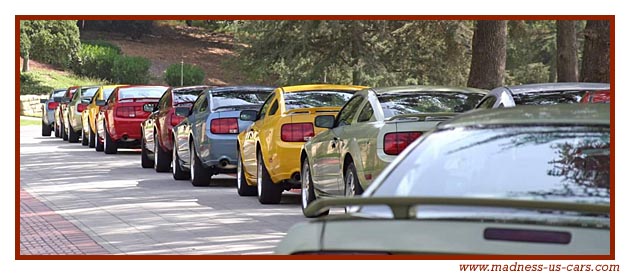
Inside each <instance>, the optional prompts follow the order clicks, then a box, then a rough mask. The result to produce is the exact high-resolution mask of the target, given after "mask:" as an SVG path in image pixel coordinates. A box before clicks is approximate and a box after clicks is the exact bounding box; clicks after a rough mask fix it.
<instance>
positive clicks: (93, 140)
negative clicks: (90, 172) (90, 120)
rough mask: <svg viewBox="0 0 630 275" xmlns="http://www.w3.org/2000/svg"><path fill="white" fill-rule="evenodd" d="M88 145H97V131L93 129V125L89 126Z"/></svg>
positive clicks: (91, 146)
mask: <svg viewBox="0 0 630 275" xmlns="http://www.w3.org/2000/svg"><path fill="white" fill-rule="evenodd" d="M88 132H89V133H88V135H89V136H88V147H89V148H94V147H95V146H96V133H94V131H92V127H90V126H88Z"/></svg>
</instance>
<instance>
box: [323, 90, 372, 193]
mask: <svg viewBox="0 0 630 275" xmlns="http://www.w3.org/2000/svg"><path fill="white" fill-rule="evenodd" d="M363 101H364V97H363V96H361V95H356V96H354V97H352V98H351V99H350V100H349V101H348V103H346V104H345V105H344V107H343V108H342V109H341V111H339V114H338V115H337V119H336V121H335V126H334V127H333V128H332V129H331V130H329V131H326V132H324V133H322V134H325V135H326V136H324V137H322V139H321V140H322V142H321V143H320V144H317V146H316V147H315V150H316V151H319V152H325V153H323V154H322V153H317V154H313V156H314V157H313V159H312V161H313V164H312V165H313V174H314V177H316V179H317V180H318V181H319V183H320V184H319V187H320V188H319V189H320V191H322V192H324V193H327V194H330V195H341V194H343V190H341V191H340V188H339V186H340V185H341V184H342V183H343V180H342V179H343V176H342V175H343V171H341V170H342V169H343V167H342V165H343V159H342V155H341V147H342V146H344V144H343V142H341V140H342V139H344V138H345V134H344V130H345V128H346V127H348V126H350V125H352V122H353V121H354V118H355V117H356V112H357V110H358V109H359V107H360V106H361V105H362V103H363Z"/></svg>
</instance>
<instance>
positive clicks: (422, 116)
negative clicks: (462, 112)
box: [385, 113, 457, 122]
mask: <svg viewBox="0 0 630 275" xmlns="http://www.w3.org/2000/svg"><path fill="white" fill-rule="evenodd" d="M456 115H457V113H416V114H404V115H397V116H393V117H390V118H388V119H386V120H385V122H401V121H445V120H449V119H451V118H453V117H454V116H456Z"/></svg>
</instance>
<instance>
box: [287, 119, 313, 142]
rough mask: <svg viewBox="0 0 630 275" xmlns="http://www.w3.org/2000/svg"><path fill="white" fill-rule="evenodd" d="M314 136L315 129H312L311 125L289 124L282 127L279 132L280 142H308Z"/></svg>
mask: <svg viewBox="0 0 630 275" xmlns="http://www.w3.org/2000/svg"><path fill="white" fill-rule="evenodd" d="M314 136H315V129H313V123H289V124H285V125H282V128H281V130H280V137H281V138H282V141H288V142H298V141H308V140H309V139H310V138H312V137H314Z"/></svg>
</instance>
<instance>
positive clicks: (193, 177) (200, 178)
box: [190, 139, 212, 186]
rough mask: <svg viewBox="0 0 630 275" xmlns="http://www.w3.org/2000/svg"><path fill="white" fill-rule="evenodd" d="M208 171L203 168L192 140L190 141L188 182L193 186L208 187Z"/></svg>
mask: <svg viewBox="0 0 630 275" xmlns="http://www.w3.org/2000/svg"><path fill="white" fill-rule="evenodd" d="M211 176H212V175H211V174H210V173H209V171H208V169H207V168H205V167H203V164H202V163H201V160H200V159H199V157H197V152H196V151H195V145H194V144H193V140H192V139H191V140H190V182H191V183H192V185H193V186H208V185H210V177H211Z"/></svg>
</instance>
